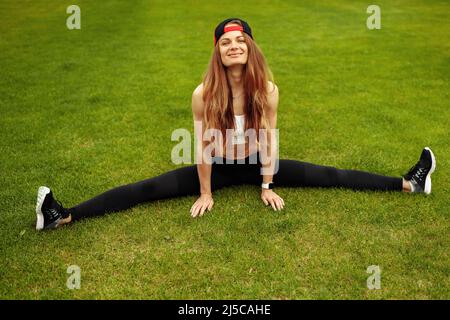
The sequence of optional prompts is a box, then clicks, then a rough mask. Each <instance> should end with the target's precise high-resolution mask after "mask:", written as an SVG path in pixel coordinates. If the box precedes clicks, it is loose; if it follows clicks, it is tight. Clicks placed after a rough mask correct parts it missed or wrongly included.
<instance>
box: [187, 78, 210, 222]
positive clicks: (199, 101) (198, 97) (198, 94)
mask: <svg viewBox="0 0 450 320" xmlns="http://www.w3.org/2000/svg"><path fill="white" fill-rule="evenodd" d="M203 110H204V103H203V85H202V84H200V85H199V86H198V87H197V88H196V89H195V90H194V92H193V93H192V114H193V117H194V121H195V122H197V123H203ZM195 122H194V123H195ZM194 128H195V125H194ZM204 129H205V128H204V127H203V125H202V130H201V131H199V132H195V133H194V134H196V135H197V137H196V139H197V141H198V143H197V150H196V151H195V152H197V155H198V157H196V158H197V159H199V157H201V159H202V161H201V163H198V164H197V173H198V178H199V181H200V197H199V198H198V200H197V201H196V202H195V203H194V204H193V205H192V207H191V210H190V212H191V215H192V217H194V218H195V217H197V216H202V215H203V214H204V212H205V211H206V209H208V211H211V209H212V206H213V205H214V201H213V198H212V192H211V170H212V166H211V164H207V163H206V162H205V160H204V159H203V147H204V142H203V139H202V136H203V132H204Z"/></svg>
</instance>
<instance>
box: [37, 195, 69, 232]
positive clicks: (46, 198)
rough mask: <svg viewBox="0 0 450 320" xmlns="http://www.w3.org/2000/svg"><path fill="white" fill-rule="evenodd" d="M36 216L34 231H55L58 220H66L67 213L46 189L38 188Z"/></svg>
mask: <svg viewBox="0 0 450 320" xmlns="http://www.w3.org/2000/svg"><path fill="white" fill-rule="evenodd" d="M36 216H37V220H36V230H42V229H55V228H57V227H58V225H59V222H60V220H61V219H64V218H67V217H68V216H69V213H68V211H67V209H64V207H63V206H62V204H61V203H60V202H59V201H57V200H55V199H54V198H53V193H52V191H51V190H50V189H49V188H48V187H39V190H38V195H37V202H36Z"/></svg>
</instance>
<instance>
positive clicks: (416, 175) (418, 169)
mask: <svg viewBox="0 0 450 320" xmlns="http://www.w3.org/2000/svg"><path fill="white" fill-rule="evenodd" d="M425 173H426V170H425V169H424V167H423V166H421V163H420V161H419V162H417V163H416V164H415V165H414V166H412V167H411V168H410V169H409V171H408V173H407V174H406V175H407V176H409V175H411V180H414V181H415V182H418V181H420V180H422V179H423V176H424V175H425Z"/></svg>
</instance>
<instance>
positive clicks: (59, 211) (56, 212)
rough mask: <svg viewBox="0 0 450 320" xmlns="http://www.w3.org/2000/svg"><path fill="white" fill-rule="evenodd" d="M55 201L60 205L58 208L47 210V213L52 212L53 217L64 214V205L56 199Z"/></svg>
mask: <svg viewBox="0 0 450 320" xmlns="http://www.w3.org/2000/svg"><path fill="white" fill-rule="evenodd" d="M54 201H55V202H56V204H57V205H58V206H57V208H56V209H55V208H50V209H49V210H47V213H48V214H50V215H51V216H52V218H53V219H55V218H58V217H59V216H63V214H64V206H63V205H62V203H61V202H60V201H58V200H56V199H55V200H54Z"/></svg>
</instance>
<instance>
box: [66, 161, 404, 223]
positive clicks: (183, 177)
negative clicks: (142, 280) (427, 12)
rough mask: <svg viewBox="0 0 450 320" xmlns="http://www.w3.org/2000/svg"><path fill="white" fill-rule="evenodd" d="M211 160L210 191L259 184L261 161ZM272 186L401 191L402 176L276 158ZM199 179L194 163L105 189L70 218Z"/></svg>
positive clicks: (176, 192) (163, 194)
mask: <svg viewBox="0 0 450 320" xmlns="http://www.w3.org/2000/svg"><path fill="white" fill-rule="evenodd" d="M256 157H257V159H258V163H256V164H249V157H247V158H245V164H237V163H233V164H225V159H223V158H222V160H223V164H218V163H213V164H212V171H211V191H215V190H218V189H220V188H224V187H228V186H231V185H242V184H250V185H258V186H260V185H261V182H262V176H261V173H260V168H261V163H260V162H259V154H258V153H257V154H256ZM214 159H215V160H218V159H220V158H214ZM273 182H274V184H275V187H324V188H331V187H342V188H350V189H354V190H383V191H389V190H391V191H402V189H403V186H402V178H399V177H387V176H382V175H378V174H374V173H369V172H364V171H357V170H341V169H336V168H334V167H327V166H321V165H315V164H312V163H308V162H301V161H297V160H288V159H280V160H279V167H278V172H277V173H276V174H275V175H274V176H273ZM199 193H200V182H199V178H198V174H197V165H191V166H185V167H181V168H178V169H175V170H171V171H168V172H166V173H163V174H161V175H159V176H156V177H153V178H149V179H146V180H142V181H138V182H135V183H131V184H127V185H123V186H120V187H116V188H113V189H111V190H108V191H106V192H104V193H102V194H100V195H97V196H95V197H94V198H92V199H89V200H87V201H85V202H83V203H81V204H79V205H77V206H75V207H73V208H70V209H69V212H70V214H71V215H72V220H77V219H80V218H85V217H92V216H99V215H103V214H105V213H108V212H116V211H121V210H125V209H128V208H131V207H133V206H135V205H137V204H139V203H144V202H148V201H153V200H159V199H166V198H173V197H181V196H188V195H199Z"/></svg>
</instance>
